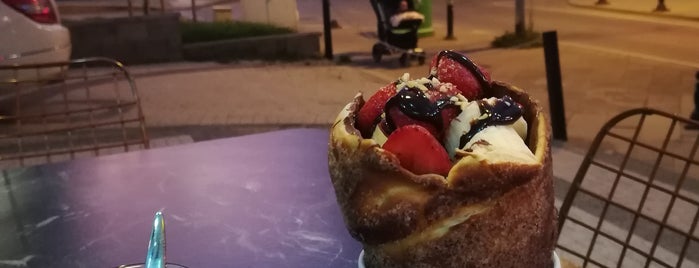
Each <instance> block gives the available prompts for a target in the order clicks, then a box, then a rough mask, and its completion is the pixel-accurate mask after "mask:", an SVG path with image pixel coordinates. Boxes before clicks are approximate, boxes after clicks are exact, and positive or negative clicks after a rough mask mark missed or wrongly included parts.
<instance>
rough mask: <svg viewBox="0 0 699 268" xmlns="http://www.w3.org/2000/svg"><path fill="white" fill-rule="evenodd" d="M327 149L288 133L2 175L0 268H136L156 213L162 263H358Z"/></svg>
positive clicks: (316, 136) (323, 137)
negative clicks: (161, 227)
mask: <svg viewBox="0 0 699 268" xmlns="http://www.w3.org/2000/svg"><path fill="white" fill-rule="evenodd" d="M327 141H328V132H327V131H326V130H319V129H293V130H285V131H278V132H270V133H264V134H257V135H250V136H243V137H236V138H228V139H221V140H215V141H208V142H199V143H193V144H187V145H181V146H174V147H168V148H160V149H153V150H146V151H138V152H131V153H123V154H117V155H110V156H104V157H97V158H89V159H79V160H74V161H70V162H63V163H56V164H47V165H41V166H34V167H27V168H21V169H11V170H6V171H3V172H2V177H3V179H2V181H1V182H0V267H4V266H8V267H23V265H24V264H26V265H27V267H91V268H95V267H115V266H117V265H119V264H126V263H134V262H143V261H144V260H145V253H146V247H147V244H148V238H149V235H150V229H151V224H152V220H153V216H154V214H155V212H156V211H163V213H164V215H165V225H166V233H167V259H168V261H169V262H175V263H180V264H183V265H186V266H189V267H357V257H358V255H359V252H360V251H361V244H359V243H358V242H356V241H355V240H354V239H352V237H350V235H349V234H348V232H347V230H346V229H345V226H344V223H343V221H342V215H341V214H340V211H339V207H338V205H337V203H336V200H335V194H334V191H333V188H332V184H331V182H330V178H329V174H328V167H327Z"/></svg>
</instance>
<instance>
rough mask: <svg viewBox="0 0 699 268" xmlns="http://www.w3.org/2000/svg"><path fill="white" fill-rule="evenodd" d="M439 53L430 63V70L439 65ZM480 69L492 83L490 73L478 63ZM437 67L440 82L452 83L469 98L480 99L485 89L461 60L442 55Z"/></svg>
mask: <svg viewBox="0 0 699 268" xmlns="http://www.w3.org/2000/svg"><path fill="white" fill-rule="evenodd" d="M438 56H439V54H438V55H437V56H435V57H434V58H432V63H431V64H430V70H432V69H433V68H435V66H436V65H437V58H438ZM476 66H477V67H478V69H479V70H480V71H481V72H482V73H483V75H484V76H485V77H486V80H487V81H488V82H489V83H490V74H489V73H488V72H487V71H486V70H485V69H483V68H482V67H480V66H478V65H476ZM436 68H437V78H438V79H439V81H440V82H446V83H452V84H454V85H455V86H456V88H457V89H458V90H459V91H461V94H462V95H464V97H466V98H467V99H469V100H474V99H479V98H481V96H482V95H483V90H482V89H481V85H480V83H479V82H478V79H476V78H475V77H474V76H473V74H472V73H471V72H470V71H469V70H468V69H467V68H466V67H465V66H463V65H462V64H460V63H459V62H457V61H455V60H453V59H451V58H448V57H442V58H441V59H440V60H439V66H436Z"/></svg>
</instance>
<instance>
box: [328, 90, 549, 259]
mask: <svg viewBox="0 0 699 268" xmlns="http://www.w3.org/2000/svg"><path fill="white" fill-rule="evenodd" d="M484 94H485V96H488V97H502V96H504V95H509V96H510V97H512V99H514V100H515V101H516V102H518V103H520V104H521V105H522V106H523V108H524V115H523V118H524V119H525V120H526V122H528V126H527V127H528V133H529V134H528V137H527V138H526V139H525V140H524V144H525V146H527V147H528V148H529V149H530V153H531V157H528V158H527V157H518V156H517V155H519V154H516V153H513V155H514V156H515V157H508V154H507V150H506V149H504V150H503V146H502V145H503V144H502V142H500V143H498V142H496V141H492V142H493V143H494V144H490V142H488V139H487V138H483V139H481V138H479V137H474V139H473V140H474V142H472V143H471V145H469V146H467V147H468V148H462V149H466V150H457V153H456V154H457V158H456V160H455V163H454V165H453V167H452V168H451V170H450V171H449V174H448V176H447V177H446V178H445V177H443V176H441V175H435V174H425V175H415V174H413V173H411V172H410V171H408V170H406V169H404V168H403V167H401V165H400V163H399V161H398V159H397V157H396V156H395V155H393V154H392V153H390V152H388V151H385V150H383V149H381V147H380V146H379V145H378V144H377V143H376V142H375V141H374V140H372V139H364V138H362V136H361V134H360V133H359V131H358V130H357V129H356V128H355V127H354V125H355V118H356V115H357V112H358V110H359V109H360V108H361V106H362V105H363V104H364V100H363V98H362V96H361V94H359V95H357V97H355V99H354V100H353V101H352V102H351V103H349V104H348V105H347V106H346V107H345V108H344V109H343V110H342V112H341V113H340V114H339V116H338V117H337V119H336V121H335V123H334V124H333V126H332V128H331V134H330V144H329V170H330V175H331V179H332V183H333V186H334V189H335V193H336V197H337V202H338V204H339V205H340V208H341V210H342V214H343V216H344V220H345V223H346V225H347V229H348V230H349V232H350V234H351V235H352V236H353V237H354V238H355V239H357V240H358V241H360V242H361V243H362V244H363V246H364V251H365V258H364V262H365V265H366V267H381V268H389V267H440V268H445V267H462V268H463V267H479V268H489V267H498V268H504V267H535V268H546V267H552V265H553V264H552V261H551V252H552V251H553V249H554V242H555V239H556V229H555V226H556V215H555V214H556V212H555V208H554V199H553V198H554V197H553V180H552V176H553V174H552V167H551V152H550V145H549V142H550V138H551V135H550V128H549V124H548V122H547V119H546V118H545V116H544V114H543V113H542V112H541V108H540V107H539V105H538V104H537V103H536V102H535V101H533V100H532V99H530V97H529V96H528V95H527V94H526V93H525V92H523V91H522V90H520V89H518V88H515V87H512V86H510V85H507V84H505V83H501V82H493V83H492V87H491V88H489V89H487V91H486V92H484ZM498 131H500V130H498ZM486 134H487V133H483V135H486ZM508 135H509V134H508ZM514 135H517V133H515V134H514ZM486 136H487V135H486ZM520 141H521V140H520ZM494 145H498V146H497V147H492V146H494ZM506 145H507V144H505V146H506ZM488 148H491V149H488ZM492 148H497V150H495V149H492ZM513 148H515V147H513Z"/></svg>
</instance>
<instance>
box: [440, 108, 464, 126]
mask: <svg viewBox="0 0 699 268" xmlns="http://www.w3.org/2000/svg"><path fill="white" fill-rule="evenodd" d="M459 113H461V109H460V108H459V107H456V106H452V107H447V108H444V109H443V110H442V112H441V113H440V115H441V116H442V127H443V128H444V129H449V125H450V124H451V120H454V118H456V117H457V116H458V115H459Z"/></svg>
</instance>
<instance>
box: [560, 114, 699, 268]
mask: <svg viewBox="0 0 699 268" xmlns="http://www.w3.org/2000/svg"><path fill="white" fill-rule="evenodd" d="M686 127H693V128H699V124H698V122H695V121H691V120H689V119H685V118H681V117H678V116H676V115H673V114H669V113H666V112H662V111H658V110H653V109H648V108H640V109H634V110H630V111H627V112H624V113H621V114H619V115H617V116H616V117H614V118H612V119H611V120H610V121H608V122H607V123H606V124H605V125H604V126H603V127H602V129H601V130H600V131H599V132H598V134H597V136H596V137H595V139H594V141H593V143H592V145H591V147H590V149H589V151H588V152H587V155H586V156H585V158H584V159H583V162H582V164H581V166H580V168H579V169H578V172H577V174H576V176H575V178H574V179H573V181H572V183H571V185H570V188H569V190H568V194H567V195H566V197H565V200H564V201H563V203H562V205H561V209H560V214H559V227H558V228H559V240H558V243H557V249H556V250H557V252H558V253H559V254H560V255H563V256H562V257H563V258H565V259H567V260H571V261H572V262H573V263H576V264H577V265H581V266H582V267H699V254H697V253H698V252H699V230H697V222H698V220H699V157H697V147H698V146H699V134H698V132H697V131H696V130H687V129H685V128H686ZM615 152H621V153H615Z"/></svg>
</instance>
